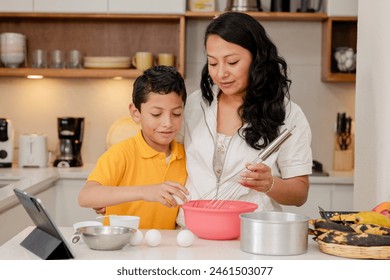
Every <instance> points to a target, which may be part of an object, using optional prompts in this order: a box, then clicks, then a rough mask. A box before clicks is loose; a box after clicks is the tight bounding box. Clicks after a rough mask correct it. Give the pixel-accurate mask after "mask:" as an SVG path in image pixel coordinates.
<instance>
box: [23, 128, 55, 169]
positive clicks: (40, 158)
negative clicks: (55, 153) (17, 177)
mask: <svg viewBox="0 0 390 280" xmlns="http://www.w3.org/2000/svg"><path fill="white" fill-rule="evenodd" d="M48 160H49V155H48V149H47V137H46V136H45V135H42V134H22V135H20V138H19V166H20V167H46V166H47V164H48Z"/></svg>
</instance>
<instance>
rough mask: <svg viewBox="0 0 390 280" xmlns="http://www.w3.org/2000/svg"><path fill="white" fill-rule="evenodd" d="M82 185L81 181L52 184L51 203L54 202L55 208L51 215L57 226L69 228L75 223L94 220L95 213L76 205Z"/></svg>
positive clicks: (83, 182) (82, 181)
mask: <svg viewBox="0 0 390 280" xmlns="http://www.w3.org/2000/svg"><path fill="white" fill-rule="evenodd" d="M84 184H85V180H83V179H59V180H57V181H56V182H55V183H54V186H53V187H52V189H53V190H55V197H54V199H52V201H55V207H54V209H53V212H52V213H53V219H54V220H55V222H56V223H57V225H58V226H60V227H61V226H64V227H69V226H72V225H73V224H74V223H76V222H81V221H91V220H92V221H94V220H96V216H97V214H96V213H95V211H93V210H92V209H90V208H82V207H80V206H79V204H78V196H79V192H80V190H81V189H82V187H83V186H84ZM48 203H49V202H48Z"/></svg>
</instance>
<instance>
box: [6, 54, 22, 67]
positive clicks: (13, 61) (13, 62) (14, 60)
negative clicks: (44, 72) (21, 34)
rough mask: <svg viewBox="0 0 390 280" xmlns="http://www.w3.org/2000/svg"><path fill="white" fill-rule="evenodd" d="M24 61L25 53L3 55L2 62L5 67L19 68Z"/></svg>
mask: <svg viewBox="0 0 390 280" xmlns="http://www.w3.org/2000/svg"><path fill="white" fill-rule="evenodd" d="M23 61H24V53H1V62H2V63H3V64H4V66H5V67H9V68H18V67H19V66H20V64H22V63H23Z"/></svg>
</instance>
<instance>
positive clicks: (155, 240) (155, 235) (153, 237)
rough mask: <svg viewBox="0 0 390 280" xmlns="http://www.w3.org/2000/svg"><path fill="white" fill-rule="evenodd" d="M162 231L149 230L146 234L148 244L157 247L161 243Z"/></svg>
mask: <svg viewBox="0 0 390 280" xmlns="http://www.w3.org/2000/svg"><path fill="white" fill-rule="evenodd" d="M161 239H162V237H161V233H160V232H159V231H158V230H157V229H151V230H148V231H147V232H146V234H145V241H146V244H148V246H150V247H156V246H158V245H160V243H161Z"/></svg>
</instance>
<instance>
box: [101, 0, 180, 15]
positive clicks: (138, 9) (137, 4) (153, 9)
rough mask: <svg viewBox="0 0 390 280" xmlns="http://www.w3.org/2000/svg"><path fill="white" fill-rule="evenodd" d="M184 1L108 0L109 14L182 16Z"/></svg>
mask: <svg viewBox="0 0 390 280" xmlns="http://www.w3.org/2000/svg"><path fill="white" fill-rule="evenodd" d="M185 11H186V0H164V1H162V0H142V1H129V0H108V12H109V13H129V14H184V13H185Z"/></svg>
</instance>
